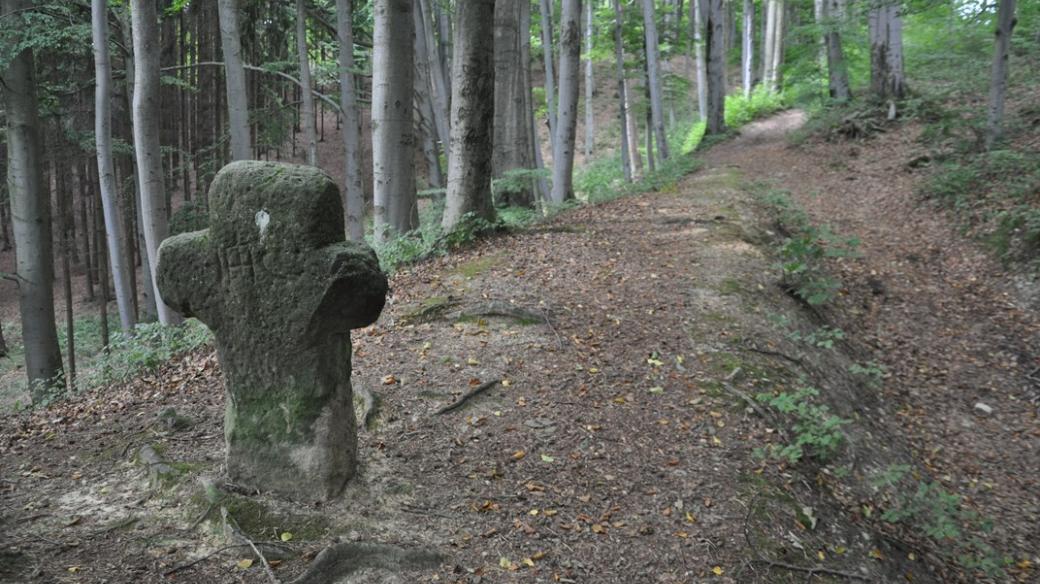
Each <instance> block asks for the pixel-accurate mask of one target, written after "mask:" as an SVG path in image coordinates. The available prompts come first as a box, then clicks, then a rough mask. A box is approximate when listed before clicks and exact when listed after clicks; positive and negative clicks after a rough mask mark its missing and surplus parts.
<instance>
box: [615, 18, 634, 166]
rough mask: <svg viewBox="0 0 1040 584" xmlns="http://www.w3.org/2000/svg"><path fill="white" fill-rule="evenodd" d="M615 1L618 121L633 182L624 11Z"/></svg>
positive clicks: (624, 159) (623, 162) (625, 163)
mask: <svg viewBox="0 0 1040 584" xmlns="http://www.w3.org/2000/svg"><path fill="white" fill-rule="evenodd" d="M613 3H614V60H615V61H616V63H617V85H618V89H617V91H618V122H619V127H620V128H621V145H620V148H621V168H622V170H623V171H624V173H625V180H626V181H628V182H632V157H631V154H630V153H629V140H630V138H629V135H628V117H629V112H628V96H627V93H628V88H627V87H626V84H625V40H624V37H623V36H622V25H623V22H624V21H623V20H622V13H621V1H620V0H613Z"/></svg>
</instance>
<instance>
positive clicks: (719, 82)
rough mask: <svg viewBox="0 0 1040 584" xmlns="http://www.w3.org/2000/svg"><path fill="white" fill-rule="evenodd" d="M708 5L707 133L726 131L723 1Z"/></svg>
mask: <svg viewBox="0 0 1040 584" xmlns="http://www.w3.org/2000/svg"><path fill="white" fill-rule="evenodd" d="M704 1H706V2H707V3H708V18H707V19H706V23H705V24H706V26H705V27H704V29H705V30H704V32H705V37H706V38H705V41H706V42H705V47H706V49H707V53H708V55H707V61H708V119H707V125H706V129H705V131H706V133H708V134H721V133H723V132H725V131H726V43H725V37H724V36H723V35H724V32H725V31H724V26H725V18H724V15H723V10H722V0H704Z"/></svg>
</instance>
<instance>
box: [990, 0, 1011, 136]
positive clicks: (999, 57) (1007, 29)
mask: <svg viewBox="0 0 1040 584" xmlns="http://www.w3.org/2000/svg"><path fill="white" fill-rule="evenodd" d="M1015 23H1016V20H1015V0H1000V5H999V8H998V9H997V29H996V31H994V33H995V35H996V42H995V43H994V45H995V46H994V48H993V70H992V72H991V73H990V84H989V112H988V113H989V116H988V120H987V121H988V126H987V131H986V148H992V147H993V145H994V144H996V143H997V142H998V141H1000V139H1001V138H1002V137H1003V135H1004V97H1005V96H1006V95H1007V84H1008V57H1009V53H1010V49H1011V32H1012V31H1013V30H1014V29H1015Z"/></svg>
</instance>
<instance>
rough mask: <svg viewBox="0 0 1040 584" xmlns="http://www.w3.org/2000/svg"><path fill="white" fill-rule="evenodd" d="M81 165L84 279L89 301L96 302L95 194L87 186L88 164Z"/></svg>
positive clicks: (80, 202)
mask: <svg viewBox="0 0 1040 584" xmlns="http://www.w3.org/2000/svg"><path fill="white" fill-rule="evenodd" d="M77 165H79V219H80V225H81V226H82V228H81V229H80V233H81V234H82V236H83V257H84V259H85V261H84V262H83V264H84V265H83V268H84V269H83V278H84V280H86V284H87V301H88V302H93V301H94V269H95V266H94V254H93V252H94V246H93V244H92V242H91V238H90V224H91V221H90V201H91V200H92V198H91V195H92V194H93V193H92V191H91V189H90V188H89V187H88V186H87V183H88V180H89V179H88V178H87V177H88V173H87V168H86V164H85V163H83V162H82V161H77Z"/></svg>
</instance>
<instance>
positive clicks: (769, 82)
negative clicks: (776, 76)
mask: <svg viewBox="0 0 1040 584" xmlns="http://www.w3.org/2000/svg"><path fill="white" fill-rule="evenodd" d="M763 2H765V6H766V12H765V20H763V21H762V35H763V41H762V84H763V85H765V86H766V89H767V90H768V91H773V90H774V89H775V87H774V84H773V70H772V67H773V49H774V48H775V46H776V43H775V42H774V38H775V36H776V2H777V0H763Z"/></svg>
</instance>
